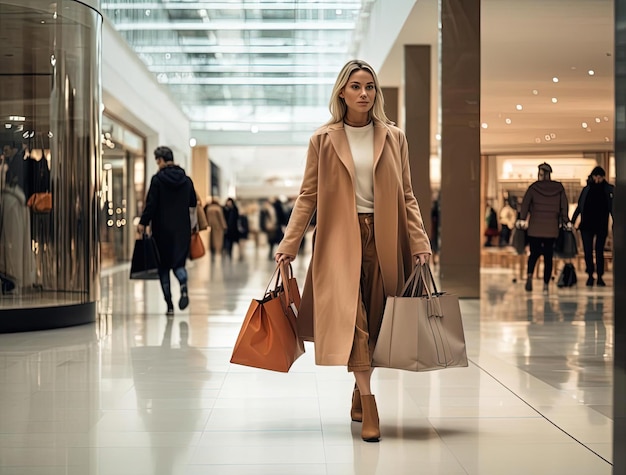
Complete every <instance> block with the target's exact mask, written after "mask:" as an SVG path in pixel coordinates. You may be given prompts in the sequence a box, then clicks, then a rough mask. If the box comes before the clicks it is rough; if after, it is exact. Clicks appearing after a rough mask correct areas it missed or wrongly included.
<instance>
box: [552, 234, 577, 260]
mask: <svg viewBox="0 0 626 475" xmlns="http://www.w3.org/2000/svg"><path fill="white" fill-rule="evenodd" d="M576 254H578V249H577V246H576V236H574V232H573V231H572V230H570V229H566V228H565V227H561V228H560V229H559V236H558V237H557V238H556V241H554V255H555V256H556V257H559V258H561V259H571V258H573V257H576Z"/></svg>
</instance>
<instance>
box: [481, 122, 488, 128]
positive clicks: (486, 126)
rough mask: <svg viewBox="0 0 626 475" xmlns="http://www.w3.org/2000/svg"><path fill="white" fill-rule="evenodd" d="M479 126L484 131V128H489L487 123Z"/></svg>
mask: <svg viewBox="0 0 626 475" xmlns="http://www.w3.org/2000/svg"><path fill="white" fill-rule="evenodd" d="M480 126H481V127H482V128H483V129H486V128H488V127H489V124H488V123H487V122H483V123H482V124H480Z"/></svg>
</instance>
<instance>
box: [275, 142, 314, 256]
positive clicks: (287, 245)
mask: <svg viewBox="0 0 626 475" xmlns="http://www.w3.org/2000/svg"><path fill="white" fill-rule="evenodd" d="M314 139H317V140H314ZM319 151H320V148H319V136H314V137H312V138H311V140H310V141H309V149H308V151H307V158H306V167H305V169H304V178H303V179H302V185H301V186H300V194H299V195H298V198H297V199H296V202H295V204H294V206H293V210H292V211H291V217H290V218H289V223H288V224H287V228H286V229H285V236H284V237H283V239H282V241H281V242H280V244H279V245H278V249H277V250H276V252H277V253H279V254H287V255H290V256H296V255H297V254H298V249H299V248H300V243H301V242H302V238H303V237H304V234H305V233H306V231H307V229H308V227H309V223H310V222H311V218H312V216H313V213H314V212H315V210H316V209H317V185H318V164H319Z"/></svg>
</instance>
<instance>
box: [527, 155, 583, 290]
mask: <svg viewBox="0 0 626 475" xmlns="http://www.w3.org/2000/svg"><path fill="white" fill-rule="evenodd" d="M538 168H539V171H538V172H537V181H536V182H534V183H533V184H532V185H530V186H529V187H528V190H526V194H525V195H524V199H523V201H522V208H521V210H520V220H521V221H522V222H524V221H526V218H527V217H528V215H529V214H530V220H529V222H528V231H527V234H528V244H529V245H530V256H529V257H528V276H527V279H526V286H525V289H526V291H528V292H530V291H531V290H532V289H533V283H532V277H533V273H534V271H535V265H536V264H537V260H539V256H541V255H543V291H544V292H547V291H548V283H549V282H550V278H551V277H552V255H553V248H554V241H555V240H556V238H557V237H558V236H559V227H560V226H561V225H564V226H566V227H568V228H569V229H571V226H572V223H571V222H570V220H569V217H568V216H569V215H568V212H567V196H566V195H565V188H563V184H562V183H561V182H560V181H555V180H552V178H551V174H552V167H551V166H550V165H548V164H547V163H545V162H544V163H542V164H541V165H539V167H538ZM520 226H524V227H525V224H520Z"/></svg>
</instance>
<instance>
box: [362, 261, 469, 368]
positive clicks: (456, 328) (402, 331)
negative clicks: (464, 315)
mask: <svg viewBox="0 0 626 475" xmlns="http://www.w3.org/2000/svg"><path fill="white" fill-rule="evenodd" d="M423 294H425V295H423ZM467 365H468V362H467V353H466V348H465V336H464V332H463V322H462V319H461V309H460V307H459V299H458V297H456V296H455V295H449V294H446V293H443V292H438V291H437V288H436V286H435V281H434V279H433V276H432V272H431V271H430V268H429V267H428V265H425V266H417V267H416V268H415V270H414V271H413V273H412V274H411V276H410V277H409V279H408V280H407V282H406V284H405V286H404V289H403V291H402V296H399V297H387V303H386V306H385V313H384V315H383V322H382V326H381V329H380V334H379V335H378V341H377V343H376V348H375V349H374V355H373V361H372V366H377V367H382V368H395V369H403V370H407V371H432V370H436V369H444V368H453V367H465V366H467Z"/></svg>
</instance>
